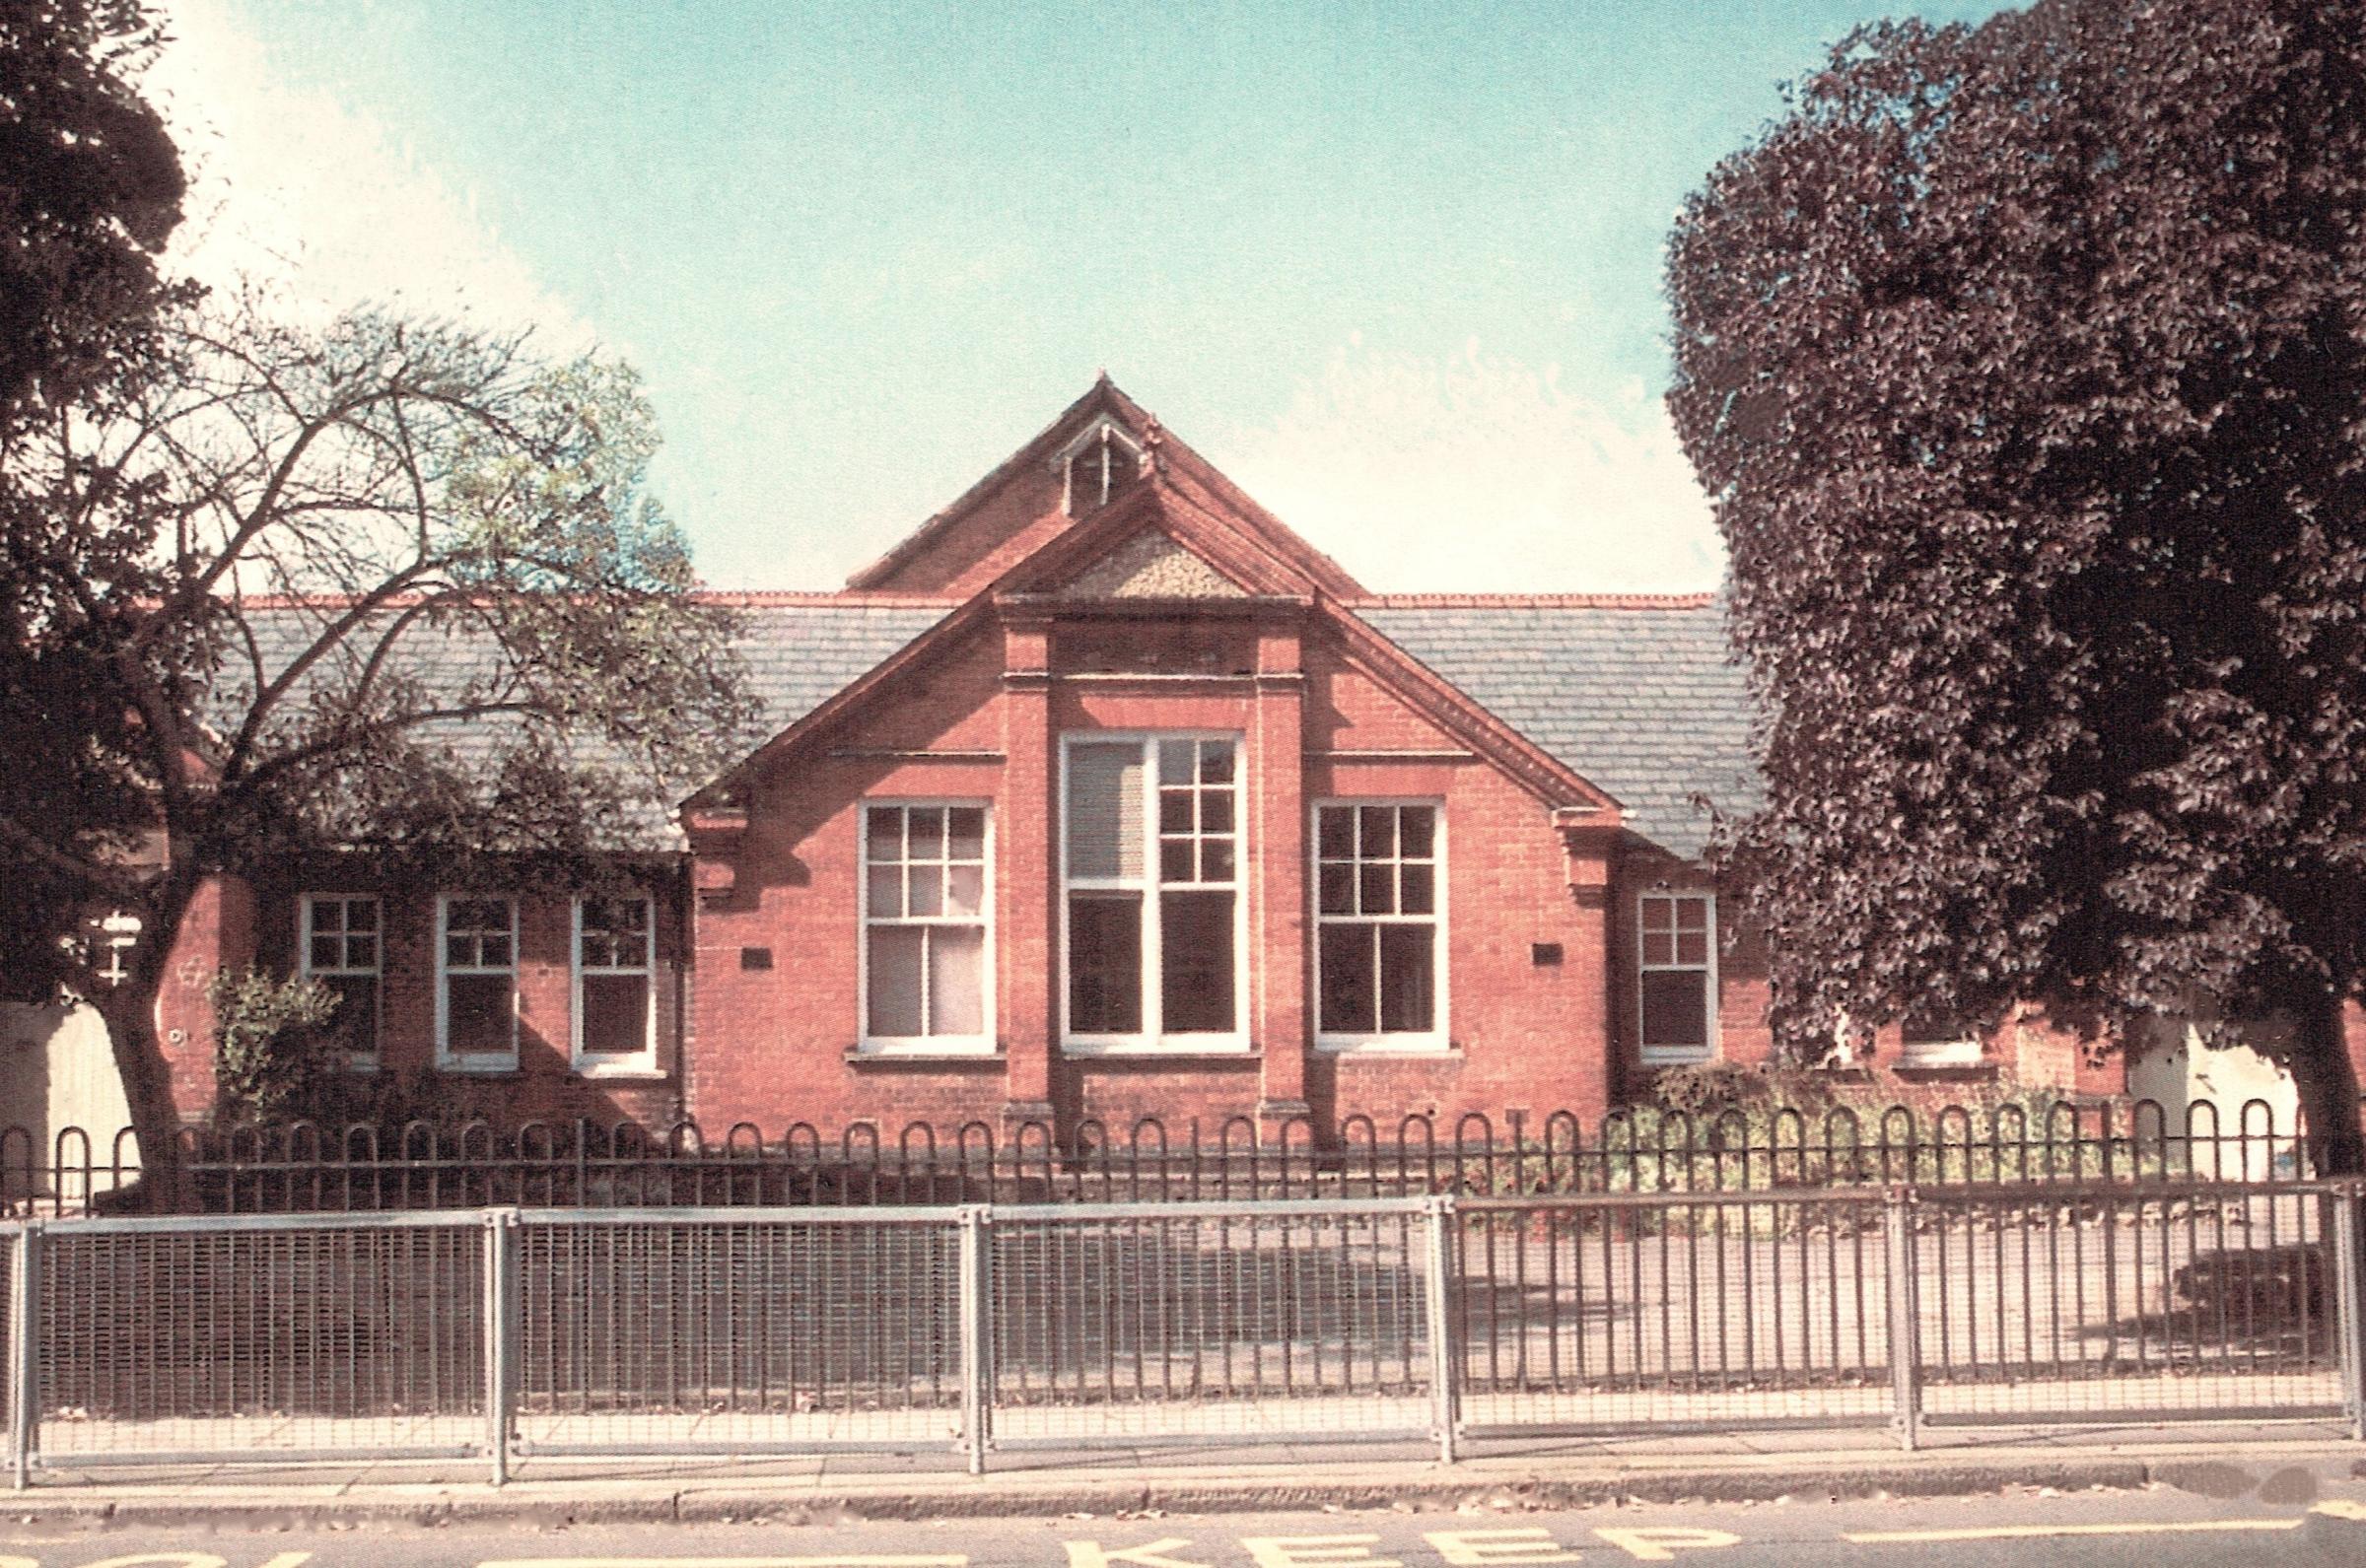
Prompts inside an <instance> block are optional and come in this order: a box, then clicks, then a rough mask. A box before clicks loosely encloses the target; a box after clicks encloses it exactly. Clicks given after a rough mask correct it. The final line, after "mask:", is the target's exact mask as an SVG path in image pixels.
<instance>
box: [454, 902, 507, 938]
mask: <svg viewBox="0 0 2366 1568" xmlns="http://www.w3.org/2000/svg"><path fill="white" fill-rule="evenodd" d="M446 923H447V924H448V925H449V926H450V927H451V928H452V930H455V931H506V930H508V929H509V928H510V907H509V906H508V905H507V904H504V903H502V902H501V901H500V900H499V899H453V900H452V907H451V912H450V914H449V915H448V917H447V920H446Z"/></svg>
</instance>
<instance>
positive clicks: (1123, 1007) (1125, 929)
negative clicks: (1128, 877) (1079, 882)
mask: <svg viewBox="0 0 2366 1568" xmlns="http://www.w3.org/2000/svg"><path fill="white" fill-rule="evenodd" d="M1068 1027H1069V1028H1070V1029H1071V1030H1073V1031H1075V1032H1076V1033H1078V1034H1082V1035H1133V1034H1140V1033H1141V1032H1142V899H1141V896H1140V895H1139V894H1126V895H1124V896H1122V897H1116V898H1111V897H1108V896H1105V895H1104V896H1098V897H1095V896H1089V895H1082V894H1079V895H1076V896H1073V897H1071V898H1070V899H1069V901H1068Z"/></svg>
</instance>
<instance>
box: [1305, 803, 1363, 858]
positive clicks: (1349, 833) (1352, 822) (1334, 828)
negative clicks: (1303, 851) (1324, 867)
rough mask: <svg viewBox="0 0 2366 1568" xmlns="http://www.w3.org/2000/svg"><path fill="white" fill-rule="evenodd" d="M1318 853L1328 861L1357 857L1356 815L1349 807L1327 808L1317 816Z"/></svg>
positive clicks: (1315, 830)
mask: <svg viewBox="0 0 2366 1568" xmlns="http://www.w3.org/2000/svg"><path fill="white" fill-rule="evenodd" d="M1314 821H1315V829H1314V838H1315V843H1316V845H1317V846H1318V848H1317V850H1316V853H1318V854H1320V855H1321V856H1322V857H1323V858H1324V859H1326V860H1349V859H1354V858H1355V855H1356V813H1355V812H1354V811H1353V810H1352V809H1350V808H1349V807H1347V806H1325V807H1323V809H1322V810H1321V811H1320V812H1318V813H1316V815H1315V819H1314Z"/></svg>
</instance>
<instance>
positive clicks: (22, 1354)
mask: <svg viewBox="0 0 2366 1568" xmlns="http://www.w3.org/2000/svg"><path fill="white" fill-rule="evenodd" d="M24 1234H25V1233H24V1227H22V1226H18V1225H4V1224H0V1423H5V1425H6V1428H7V1429H6V1430H5V1431H0V1457H4V1458H5V1459H6V1461H7V1465H8V1476H9V1480H10V1482H11V1484H12V1485H22V1484H23V1483H24V1480H25V1474H26V1471H25V1461H26V1460H27V1459H29V1458H30V1456H29V1455H27V1454H25V1453H24V1452H23V1445H24V1442H25V1439H24V1437H23V1435H22V1434H21V1433H20V1431H19V1427H20V1425H21V1424H22V1423H21V1417H22V1415H23V1414H24V1412H23V1411H21V1410H20V1409H19V1407H18V1404H17V1395H18V1391H19V1389H20V1387H21V1386H22V1384H21V1373H20V1364H21V1363H23V1362H24V1361H25V1360H27V1359H28V1357H29V1355H30V1351H31V1346H30V1343H29V1341H28V1340H27V1338H26V1334H27V1330H28V1327H29V1326H28V1325H27V1324H26V1323H25V1322H24V1314H23V1312H22V1309H21V1307H20V1305H19V1303H18V1300H17V1251H18V1249H19V1248H20V1247H21V1246H23V1245H24Z"/></svg>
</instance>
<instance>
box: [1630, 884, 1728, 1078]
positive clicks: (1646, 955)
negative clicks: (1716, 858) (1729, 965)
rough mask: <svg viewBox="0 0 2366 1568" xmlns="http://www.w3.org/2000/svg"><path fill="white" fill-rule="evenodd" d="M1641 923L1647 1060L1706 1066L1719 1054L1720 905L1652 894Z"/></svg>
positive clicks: (1694, 896) (1645, 899) (1640, 996)
mask: <svg viewBox="0 0 2366 1568" xmlns="http://www.w3.org/2000/svg"><path fill="white" fill-rule="evenodd" d="M1637 913H1638V919H1637V920H1636V930H1637V939H1638V945H1637V950H1636V957H1637V959H1638V965H1637V968H1638V974H1637V976H1636V985H1635V992H1636V998H1637V1006H1638V1008H1639V1010H1640V1014H1641V1034H1640V1035H1639V1037H1638V1038H1639V1039H1640V1040H1641V1042H1642V1059H1643V1060H1644V1061H1646V1062H1677V1061H1702V1060H1705V1059H1706V1058H1707V1057H1712V1056H1714V1055H1715V1054H1716V1044H1717V1036H1716V1022H1717V1015H1716V994H1717V978H1716V976H1717V972H1716V945H1717V944H1716V935H1717V931H1716V926H1717V919H1716V901H1715V899H1714V898H1712V897H1711V896H1710V895H1708V894H1705V893H1646V894H1644V895H1643V896H1642V901H1641V905H1640V908H1639V910H1638V912H1637Z"/></svg>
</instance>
